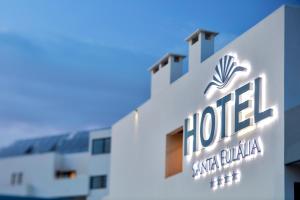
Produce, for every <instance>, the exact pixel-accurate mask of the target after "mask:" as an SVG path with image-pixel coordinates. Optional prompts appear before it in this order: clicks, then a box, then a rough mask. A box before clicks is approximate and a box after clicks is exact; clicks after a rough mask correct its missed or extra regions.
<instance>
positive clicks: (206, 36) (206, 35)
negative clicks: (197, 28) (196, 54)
mask: <svg viewBox="0 0 300 200" xmlns="http://www.w3.org/2000/svg"><path fill="white" fill-rule="evenodd" d="M204 37H205V39H206V40H211V39H212V38H213V34H212V33H205V35H204Z"/></svg>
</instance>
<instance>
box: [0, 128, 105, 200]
mask: <svg viewBox="0 0 300 200" xmlns="http://www.w3.org/2000/svg"><path fill="white" fill-rule="evenodd" d="M104 137H110V129H105V130H95V131H91V132H90V139H89V151H88V152H82V153H69V154H58V153H43V154H31V155H22V156H13V157H7V158H1V160H0V195H11V196H24V197H26V196H27V197H28V196H30V197H38V198H62V197H87V199H88V200H93V199H97V200H100V199H102V197H103V196H105V195H106V194H107V193H108V188H106V189H94V190H90V188H89V187H90V177H91V176H93V175H108V180H109V168H110V154H99V155H92V154H91V144H92V139H95V138H104ZM57 170H60V171H68V170H75V171H76V177H75V178H60V179H57V178H56V177H55V172H56V171H57ZM20 172H21V173H22V174H23V181H22V184H20V185H11V176H12V174H13V173H20ZM107 186H109V184H107Z"/></svg>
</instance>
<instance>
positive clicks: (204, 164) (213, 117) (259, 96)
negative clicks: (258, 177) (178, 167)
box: [184, 55, 275, 189]
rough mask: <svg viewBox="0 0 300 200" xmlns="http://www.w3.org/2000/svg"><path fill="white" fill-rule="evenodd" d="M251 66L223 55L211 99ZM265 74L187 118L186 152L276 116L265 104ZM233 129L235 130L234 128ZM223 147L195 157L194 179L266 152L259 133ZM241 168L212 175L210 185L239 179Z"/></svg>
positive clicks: (209, 92)
mask: <svg viewBox="0 0 300 200" xmlns="http://www.w3.org/2000/svg"><path fill="white" fill-rule="evenodd" d="M249 71H250V68H249V66H248V67H246V66H243V65H242V64H240V63H239V62H238V61H237V58H236V57H234V56H232V55H225V56H224V57H222V58H221V59H220V60H219V62H218V64H217V65H216V67H215V75H214V76H213V78H212V81H211V82H210V83H209V84H208V85H207V87H206V88H205V90H204V95H205V96H206V98H207V99H210V98H211V97H212V95H213V94H214V92H217V91H218V90H219V91H222V92H223V93H224V92H225V91H226V90H228V89H230V87H231V86H230V85H232V84H233V83H234V79H236V78H239V77H241V76H242V75H245V74H247V73H249ZM264 81H265V77H264V76H263V75H262V76H258V77H256V78H255V79H253V80H251V81H248V82H246V83H244V84H243V85H242V86H240V87H238V88H236V89H235V90H232V91H231V92H227V93H226V94H225V95H224V96H223V97H221V98H219V99H217V100H216V101H215V103H213V104H212V105H209V106H206V107H205V108H204V109H203V111H202V112H197V113H195V114H193V116H192V117H189V118H187V119H185V122H184V127H185V128H184V155H185V156H191V155H192V154H193V153H195V154H196V153H199V152H201V151H202V150H205V151H206V150H207V151H211V150H213V149H214V148H215V147H216V146H217V145H218V144H220V143H219V142H218V141H222V140H224V141H227V140H230V138H231V137H232V136H233V135H243V134H244V133H246V132H249V131H250V130H253V129H255V128H256V127H257V126H256V125H259V124H260V123H263V122H264V121H267V119H268V118H272V117H273V116H274V111H275V108H274V107H268V108H266V105H264V102H265V98H266V97H265V93H264V92H265V91H264V90H263V89H264V84H263V83H264ZM231 129H233V130H231ZM231 145H232V146H230V147H226V148H223V149H221V150H220V151H219V152H217V153H215V154H212V155H210V156H208V157H206V158H204V159H202V160H197V161H194V163H193V169H192V171H193V177H194V178H195V179H198V178H201V177H205V176H206V175H207V174H214V173H216V172H217V170H218V171H220V170H223V169H225V168H227V167H229V166H233V165H234V164H235V163H238V162H241V161H242V160H244V159H245V160H247V159H253V158H255V157H256V156H258V155H262V154H263V142H262V140H261V138H260V137H258V138H251V139H247V140H240V141H239V142H238V144H234V145H233V144H231ZM240 177H241V172H240V171H239V170H237V169H234V170H233V171H230V172H228V173H225V174H222V175H220V176H218V177H213V178H211V181H210V186H211V188H212V189H216V188H219V187H222V186H224V185H225V184H233V183H235V182H238V181H239V180H240Z"/></svg>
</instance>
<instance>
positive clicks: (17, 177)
mask: <svg viewBox="0 0 300 200" xmlns="http://www.w3.org/2000/svg"><path fill="white" fill-rule="evenodd" d="M22 182H23V173H22V172H17V173H12V174H11V177H10V184H11V185H21V184H22Z"/></svg>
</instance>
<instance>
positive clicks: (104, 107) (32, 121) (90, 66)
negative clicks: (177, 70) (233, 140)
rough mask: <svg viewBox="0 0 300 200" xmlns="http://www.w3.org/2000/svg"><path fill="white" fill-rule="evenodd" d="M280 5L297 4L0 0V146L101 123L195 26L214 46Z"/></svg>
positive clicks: (143, 91) (144, 93) (116, 114)
mask: <svg viewBox="0 0 300 200" xmlns="http://www.w3.org/2000/svg"><path fill="white" fill-rule="evenodd" d="M285 3H287V4H298V5H299V4H300V1H299V0H248V1H241V0H227V1H222V0H210V1H207V0H205V1H202V0H195V1H189V0H187V1H179V0H165V1H162V0H151V1H145V0H127V1H124V0H118V1H116V0H98V1H96V0H94V1H93V0H90V1H86V0H44V1H41V0H28V1H19V0H7V1H4V0H1V1H0V91H1V95H0V137H1V140H0V145H6V144H9V143H10V142H12V141H13V140H15V139H18V138H28V137H35V136H43V135H48V134H59V133H63V132H66V131H75V130H82V129H92V128H100V127H105V126H110V125H111V124H112V123H113V122H115V121H116V120H118V119H119V118H120V117H122V116H124V115H125V114H127V113H128V112H130V111H131V110H133V109H134V108H135V107H137V106H138V105H140V104H141V103H143V102H144V101H145V100H147V99H148V98H149V94H150V90H149V85H150V76H149V74H148V72H147V68H148V67H149V66H150V65H152V64H153V63H154V62H155V61H156V60H157V59H159V58H160V57H161V56H162V55H163V54H165V53H166V52H169V51H171V52H176V53H184V54H186V52H187V44H186V43H185V42H184V38H185V37H186V36H188V35H189V34H190V33H192V32H193V31H194V30H195V29H196V28H199V27H201V28H205V29H209V30H213V31H218V32H220V35H219V36H218V37H217V39H216V48H217V49H219V48H222V47H223V46H225V45H226V44H227V43H228V42H230V41H232V40H233V39H234V38H235V37H237V36H238V35H240V34H242V33H243V32H245V31H246V30H247V29H249V28H250V27H251V26H253V25H255V24H256V23H257V22H259V21H260V20H261V19H263V18H264V17H265V16H267V15H268V14H270V13H271V12H272V11H274V10H275V9H277V8H278V7H280V6H281V5H282V4H285Z"/></svg>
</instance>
